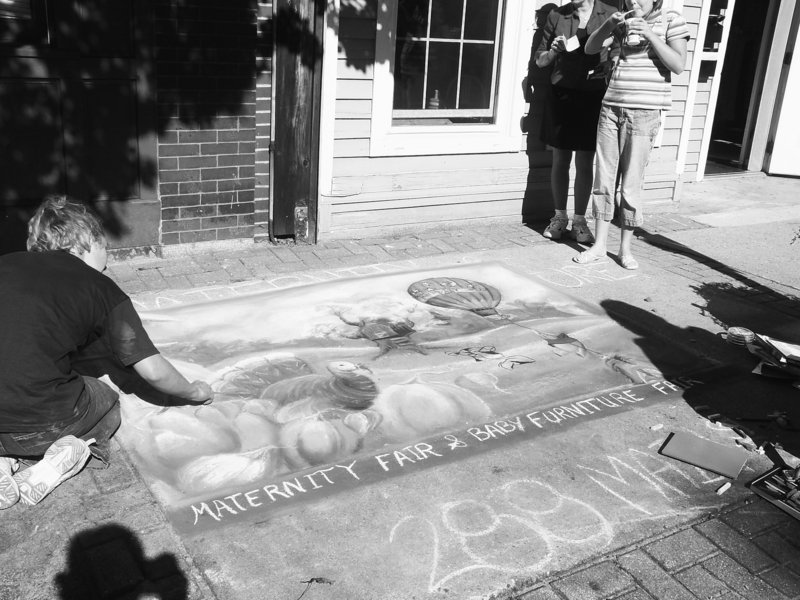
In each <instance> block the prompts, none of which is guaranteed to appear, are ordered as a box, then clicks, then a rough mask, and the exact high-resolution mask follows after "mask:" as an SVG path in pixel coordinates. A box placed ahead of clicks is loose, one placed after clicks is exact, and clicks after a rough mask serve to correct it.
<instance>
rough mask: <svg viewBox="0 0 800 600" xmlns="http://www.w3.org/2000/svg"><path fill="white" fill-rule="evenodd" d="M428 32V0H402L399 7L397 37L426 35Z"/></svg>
mask: <svg viewBox="0 0 800 600" xmlns="http://www.w3.org/2000/svg"><path fill="white" fill-rule="evenodd" d="M427 32H428V0H401V1H400V4H399V6H398V8H397V39H398V40H402V39H403V38H405V37H425V34H426V33H427Z"/></svg>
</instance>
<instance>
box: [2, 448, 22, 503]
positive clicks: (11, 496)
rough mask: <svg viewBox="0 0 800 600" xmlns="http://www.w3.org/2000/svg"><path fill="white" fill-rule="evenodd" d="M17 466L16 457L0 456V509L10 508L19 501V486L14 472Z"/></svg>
mask: <svg viewBox="0 0 800 600" xmlns="http://www.w3.org/2000/svg"><path fill="white" fill-rule="evenodd" d="M18 468H19V461H18V460H17V459H16V458H9V457H7V456H2V457H0V510H3V509H4V508H11V507H12V506H14V505H15V504H16V503H17V502H18V501H19V487H18V486H17V482H16V481H15V480H14V472H15V471H16V470H17V469H18Z"/></svg>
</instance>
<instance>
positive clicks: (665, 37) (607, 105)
mask: <svg viewBox="0 0 800 600" xmlns="http://www.w3.org/2000/svg"><path fill="white" fill-rule="evenodd" d="M625 2H626V5H627V7H628V9H629V10H628V12H625V13H623V12H615V13H614V14H612V15H611V16H610V17H609V18H608V19H606V21H605V22H604V23H603V25H602V26H601V27H600V28H599V29H597V30H596V31H595V32H594V33H592V35H591V36H590V37H589V39H588V40H587V41H586V46H585V49H584V51H585V52H586V53H587V54H597V53H599V52H600V51H601V50H602V49H603V48H604V47H606V46H609V45H611V46H612V54H614V52H613V49H615V48H619V50H620V52H619V60H618V62H617V65H616V67H615V68H614V70H613V73H612V75H611V80H610V82H609V85H608V89H607V90H606V93H605V96H604V97H603V104H602V108H601V110H600V119H599V122H598V125H597V149H596V157H597V159H596V167H595V176H594V183H593V185H592V213H593V215H594V218H595V243H594V245H592V247H591V248H589V249H588V250H586V251H585V252H582V253H580V254H578V255H577V256H575V257H574V258H573V260H574V261H575V262H577V263H580V264H587V263H592V262H597V261H598V260H601V259H604V258H605V256H606V241H607V238H608V230H609V225H610V222H611V219H612V218H613V216H614V209H615V206H616V207H617V208H618V216H619V223H620V228H621V230H622V231H621V241H620V248H619V254H618V256H617V258H618V261H619V263H620V265H622V266H623V267H624V268H626V269H637V268H638V267H639V264H638V263H637V261H636V259H635V258H634V257H633V254H632V253H631V241H632V240H633V230H634V227H638V226H641V225H642V223H643V222H644V219H643V216H642V207H641V190H642V182H643V179H644V170H645V166H647V161H648V159H649V157H650V152H651V150H652V149H653V143H654V142H655V139H656V136H657V135H658V131H659V128H660V126H661V112H662V111H665V110H669V109H670V107H671V104H672V97H671V76H672V74H673V73H674V74H676V75H678V74H680V73H681V72H683V69H684V66H685V63H686V44H687V41H688V39H689V29H688V27H687V26H686V21H685V20H684V18H683V17H682V16H681V15H680V13H678V12H677V11H672V10H670V11H663V10H662V8H663V0H625Z"/></svg>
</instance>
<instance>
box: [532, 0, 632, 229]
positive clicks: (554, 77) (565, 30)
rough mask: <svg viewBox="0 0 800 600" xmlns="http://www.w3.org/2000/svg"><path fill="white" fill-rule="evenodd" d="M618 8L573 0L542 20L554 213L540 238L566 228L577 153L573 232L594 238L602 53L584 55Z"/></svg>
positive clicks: (540, 53)
mask: <svg viewBox="0 0 800 600" xmlns="http://www.w3.org/2000/svg"><path fill="white" fill-rule="evenodd" d="M615 12H616V9H615V8H614V7H612V6H609V5H608V4H605V3H603V2H601V1H600V0H572V1H571V2H570V3H569V4H565V5H564V6H561V7H558V8H554V9H553V10H552V11H551V12H550V14H549V15H548V17H547V21H546V22H545V25H544V36H543V37H542V38H541V42H540V44H539V47H538V48H536V50H535V51H534V57H533V59H534V63H535V64H536V66H537V67H539V68H542V69H544V68H548V67H551V68H552V71H551V76H550V84H551V90H550V91H551V93H550V94H549V99H548V102H547V104H546V106H545V112H544V119H543V122H542V132H541V139H542V142H544V143H545V144H547V145H548V146H550V147H551V148H552V151H553V166H552V170H551V173H550V186H551V191H552V194H553V204H554V206H555V216H553V218H552V219H550V224H549V225H548V226H547V229H545V231H544V237H546V238H549V239H552V240H558V239H561V237H562V235H564V234H565V233H566V232H567V225H568V223H569V217H568V216H567V196H568V195H569V167H570V163H571V162H572V154H573V152H574V153H575V214H574V216H573V218H572V232H571V233H572V237H573V238H574V239H575V240H576V241H578V242H579V243H582V244H591V243H593V242H594V236H592V232H591V231H590V229H589V227H588V226H587V225H586V207H587V205H588V204H589V195H590V193H591V191H592V174H593V164H592V163H593V161H594V150H595V145H596V141H597V119H598V116H599V115H600V104H601V103H602V101H603V94H605V91H606V77H605V72H604V65H605V64H606V62H607V61H606V60H605V58H606V57H605V56H601V55H599V54H596V55H587V54H585V53H584V51H583V49H584V46H585V45H586V40H587V39H588V38H589V36H590V35H591V34H592V33H593V32H594V31H596V30H597V29H599V28H600V26H601V25H602V24H603V23H604V22H605V21H606V19H607V18H608V17H609V16H611V15H612V14H614V13H615Z"/></svg>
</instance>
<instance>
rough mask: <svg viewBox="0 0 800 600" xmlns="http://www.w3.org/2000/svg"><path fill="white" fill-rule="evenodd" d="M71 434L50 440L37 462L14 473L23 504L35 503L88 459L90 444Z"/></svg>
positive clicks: (70, 475) (75, 471) (91, 441)
mask: <svg viewBox="0 0 800 600" xmlns="http://www.w3.org/2000/svg"><path fill="white" fill-rule="evenodd" d="M93 443H94V440H90V441H88V442H84V441H83V440H81V439H78V438H76V437H75V436H72V435H67V436H64V437H63V438H61V439H58V440H56V441H55V442H53V445H52V446H50V447H49V448H48V449H47V452H45V453H44V458H42V460H40V461H39V462H38V463H36V464H35V465H33V466H32V467H30V468H29V469H26V470H24V471H23V472H22V473H20V474H18V475H15V476H14V479H15V480H16V482H17V485H18V486H19V497H20V501H21V502H22V503H23V504H27V505H30V506H32V505H34V504H38V503H39V502H41V501H42V500H43V499H44V498H45V496H47V495H48V494H49V493H50V492H52V491H53V490H54V489H56V487H58V486H59V485H61V484H62V483H63V482H65V481H66V480H67V479H69V478H70V477H72V476H73V475H77V473H78V471H80V470H81V469H82V468H83V465H85V464H86V461H87V460H88V459H89V444H93Z"/></svg>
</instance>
